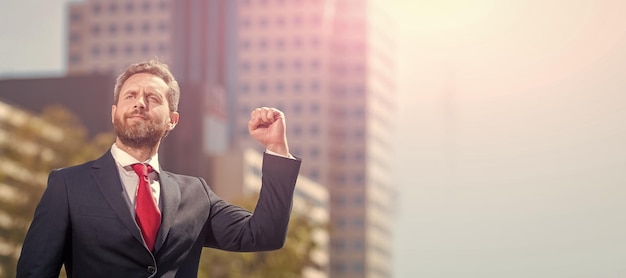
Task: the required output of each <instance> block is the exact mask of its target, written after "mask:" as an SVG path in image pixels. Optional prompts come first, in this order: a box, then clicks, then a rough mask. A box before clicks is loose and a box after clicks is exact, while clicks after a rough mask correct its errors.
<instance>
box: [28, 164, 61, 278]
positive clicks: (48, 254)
mask: <svg viewBox="0 0 626 278" xmlns="http://www.w3.org/2000/svg"><path fill="white" fill-rule="evenodd" d="M69 225H70V221H69V213H68V202H67V191H66V185H65V181H64V179H63V175H62V174H61V172H60V171H58V170H55V171H52V172H51V173H50V175H49V176H48V186H47V188H46V190H45V191H44V194H43V196H42V197H41V200H40V201H39V204H38V205H37V208H36V209H35V217H34V219H33V222H32V223H31V225H30V228H29V230H28V233H27V234H26V238H25V239H24V244H23V246H22V253H21V255H20V258H19V261H18V263H17V277H18V278H22V277H38V278H40V277H41V278H45V277H59V272H60V270H61V265H62V264H63V260H64V257H65V256H66V253H67V252H68V250H67V247H66V246H67V244H66V242H67V241H68V236H69V230H70V229H69Z"/></svg>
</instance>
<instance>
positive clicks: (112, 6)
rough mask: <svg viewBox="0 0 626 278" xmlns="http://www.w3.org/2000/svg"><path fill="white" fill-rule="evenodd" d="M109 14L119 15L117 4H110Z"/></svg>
mask: <svg viewBox="0 0 626 278" xmlns="http://www.w3.org/2000/svg"><path fill="white" fill-rule="evenodd" d="M109 12H110V13H112V14H115V13H117V3H115V2H111V3H110V4H109Z"/></svg>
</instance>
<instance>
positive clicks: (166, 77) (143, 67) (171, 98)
mask: <svg viewBox="0 0 626 278" xmlns="http://www.w3.org/2000/svg"><path fill="white" fill-rule="evenodd" d="M137 73H149V74H152V75H154V76H157V77H159V78H161V79H163V81H165V84H167V87H169V91H168V92H167V95H166V97H167V101H168V103H169V109H170V112H176V111H178V102H179V100H180V87H179V86H178V81H176V78H174V75H172V73H171V72H170V70H169V67H168V66H167V64H164V63H161V62H159V61H158V60H156V59H152V60H150V61H147V62H141V63H136V64H132V65H130V66H128V68H126V70H125V71H124V72H123V73H122V74H120V75H119V76H118V77H117V80H116V81H115V89H114V91H113V103H114V104H115V105H117V102H118V101H119V98H120V91H121V90H122V86H123V85H124V82H126V80H128V78H130V77H131V76H133V75H134V74H137Z"/></svg>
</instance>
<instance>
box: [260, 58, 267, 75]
mask: <svg viewBox="0 0 626 278" xmlns="http://www.w3.org/2000/svg"><path fill="white" fill-rule="evenodd" d="M259 70H260V71H261V72H265V71H266V70H267V62H266V61H259Z"/></svg>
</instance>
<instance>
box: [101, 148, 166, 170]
mask: <svg viewBox="0 0 626 278" xmlns="http://www.w3.org/2000/svg"><path fill="white" fill-rule="evenodd" d="M111 155H112V156H113V159H115V162H117V164H119V165H120V166H122V168H126V167H127V166H128V167H130V165H133V164H135V163H144V164H148V165H150V166H152V169H154V171H155V172H157V173H159V174H161V165H159V153H158V152H157V153H156V154H154V156H152V157H151V158H148V159H147V160H146V161H139V160H137V159H136V158H134V157H132V156H131V155H130V154H128V153H127V152H125V151H124V150H122V149H120V148H119V147H118V146H117V145H116V144H115V143H113V146H111Z"/></svg>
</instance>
